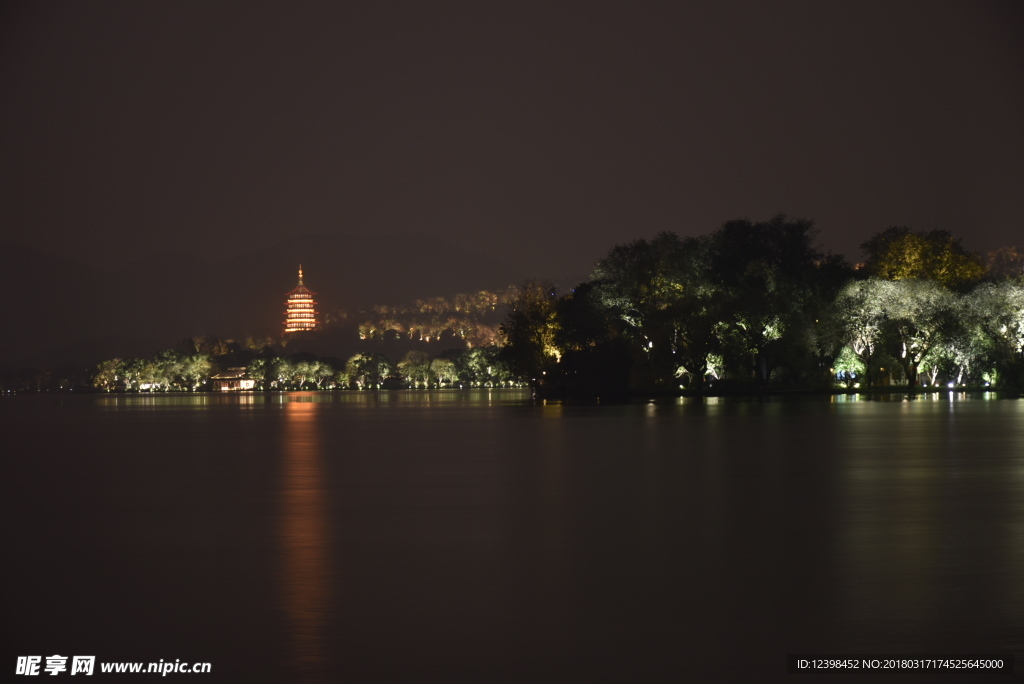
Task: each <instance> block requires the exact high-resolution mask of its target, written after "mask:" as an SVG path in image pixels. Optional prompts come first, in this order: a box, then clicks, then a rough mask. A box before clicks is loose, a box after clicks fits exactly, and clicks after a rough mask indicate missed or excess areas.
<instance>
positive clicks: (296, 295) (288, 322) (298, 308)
mask: <svg viewBox="0 0 1024 684" xmlns="http://www.w3.org/2000/svg"><path fill="white" fill-rule="evenodd" d="M315 294H316V293H315V292H310V290H309V289H308V288H307V287H306V286H305V285H304V284H303V283H302V264H299V284H298V285H297V286H296V287H295V289H294V290H292V291H291V292H289V293H288V301H286V302H285V307H286V309H285V312H284V316H285V320H284V331H285V332H286V333H292V332H303V331H306V330H316V329H317V327H318V326H317V321H316V309H315V308H314V307H315V306H316V302H315V301H314V300H313V295H315Z"/></svg>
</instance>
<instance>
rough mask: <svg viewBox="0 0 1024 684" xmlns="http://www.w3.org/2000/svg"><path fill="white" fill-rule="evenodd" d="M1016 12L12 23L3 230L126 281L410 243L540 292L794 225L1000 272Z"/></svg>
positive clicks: (1020, 46) (484, 12) (4, 104)
mask: <svg viewBox="0 0 1024 684" xmlns="http://www.w3.org/2000/svg"><path fill="white" fill-rule="evenodd" d="M1022 7H1024V6H1022V5H1021V4H1020V3H1019V2H1014V1H1006V2H996V1H992V0H988V1H984V0H972V1H970V2H968V1H966V0H965V1H962V2H951V1H944V0H936V1H932V2H893V1H892V0H885V1H882V2H866V1H862V2H857V3H822V2H820V1H819V0H807V1H799V2H782V3H768V2H760V1H757V2H755V1H748V2H743V1H726V2H714V3H711V2H707V3H681V2H676V3H667V2H657V3H638V2H629V3H626V2H618V3H598V2H576V3H561V2H541V3H528V2H519V1H517V2H501V3H492V2H466V3H444V2H415V3H413V2H410V3H388V2H366V3H353V2H319V3H252V2H218V3H208V2H182V1H180V0H175V1H174V2H162V3H148V2H147V3H139V2H115V3H111V2H78V3H74V2H62V3H54V2H39V1H33V2H22V3H18V2H14V3H11V2H8V3H4V6H3V8H2V10H0V11H2V13H3V14H2V16H0V50H2V52H0V193H2V200H0V226H2V231H3V233H4V238H3V239H4V240H7V241H14V242H17V243H20V244H22V245H24V246H27V247H31V248H34V249H39V250H43V251H47V252H50V253H53V254H57V255H60V256H64V257H73V258H75V259H79V260H82V261H89V262H91V263H93V264H110V265H113V264H116V263H117V262H118V261H120V260H130V259H137V258H139V257H142V256H145V255H146V254H147V253H151V252H159V251H163V250H186V251H190V252H193V253H194V254H195V255H196V256H197V257H199V258H204V257H205V256H207V255H210V254H218V253H224V251H225V250H235V251H237V250H245V249H251V248H264V247H267V246H270V245H273V244H274V243H276V242H278V241H280V240H282V239H284V238H287V237H294V236H301V235H307V234H320V233H335V234H351V235H366V234H375V235H382V234H384V235H394V236H395V239H396V240H401V239H402V236H403V235H410V234H419V235H426V236H430V237H432V238H436V239H437V240H439V241H443V242H446V243H450V244H452V245H457V246H459V247H460V248H462V249H465V250H470V251H473V252H478V253H483V254H486V255H489V256H490V257H494V258H496V259H498V260H500V261H502V262H504V263H505V264H507V265H510V266H512V267H513V268H514V269H515V270H516V271H517V272H521V273H522V275H523V276H524V277H525V276H550V275H556V274H564V273H573V274H575V273H582V274H586V273H587V272H589V270H590V267H591V265H592V264H593V262H594V260H595V259H597V258H599V257H601V256H602V255H603V254H605V253H606V252H607V251H608V249H609V248H610V247H611V246H612V245H614V244H616V243H621V242H625V241H629V240H633V239H637V238H641V237H652V236H653V235H655V234H656V233H658V232H659V231H663V230H672V231H675V232H678V233H680V234H691V235H696V234H703V233H708V232H710V231H712V230H714V229H715V228H717V227H718V226H719V225H721V224H722V223H723V222H724V221H726V220H728V219H732V218H738V217H748V218H752V219H765V218H768V217H769V216H771V215H773V214H775V213H778V212H785V213H787V214H789V215H791V216H797V217H806V218H811V219H814V221H815V223H816V225H817V227H818V228H819V229H820V230H821V240H822V243H823V244H824V246H825V247H826V248H828V249H831V250H833V251H838V252H842V253H845V254H846V255H847V256H848V257H850V258H851V259H852V260H854V261H856V260H857V259H858V258H859V250H858V246H859V244H860V243H861V242H863V241H864V240H865V239H866V238H867V237H869V236H870V235H871V234H872V233H874V232H877V231H879V230H881V229H883V228H885V227H887V226H890V225H906V226H909V227H910V228H912V229H915V230H930V229H936V228H938V229H946V230H949V231H951V232H953V233H954V234H957V235H961V236H963V237H964V238H965V243H966V244H967V246H968V247H970V248H972V249H977V250H984V249H991V248H995V247H998V246H1001V245H1006V244H1011V243H1019V242H1022V241H1024V223H1022V216H1024V39H1022V38H1021V37H1022V36H1024V10H1022ZM286 268H287V269H288V271H289V272H291V270H292V269H293V268H294V265H291V264H289V265H287V266H286ZM394 277H400V276H398V275H395V276H394ZM286 285H288V286H290V285H291V284H290V283H286ZM425 294H429V293H425Z"/></svg>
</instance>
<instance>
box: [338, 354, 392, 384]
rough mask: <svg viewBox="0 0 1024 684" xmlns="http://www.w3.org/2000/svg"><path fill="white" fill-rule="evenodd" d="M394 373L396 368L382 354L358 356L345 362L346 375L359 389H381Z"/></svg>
mask: <svg viewBox="0 0 1024 684" xmlns="http://www.w3.org/2000/svg"><path fill="white" fill-rule="evenodd" d="M393 372H394V366H392V365H391V362H390V361H388V360H387V358H385V357H384V355H382V354H376V353H365V354H356V355H355V356H352V357H351V358H349V360H348V361H346V362H345V375H346V376H347V378H348V379H349V381H350V382H353V383H355V384H356V385H357V386H358V387H359V389H367V388H369V389H379V388H380V386H381V384H383V382H384V380H385V379H387V378H388V377H389V376H390V375H391V374H392V373H393Z"/></svg>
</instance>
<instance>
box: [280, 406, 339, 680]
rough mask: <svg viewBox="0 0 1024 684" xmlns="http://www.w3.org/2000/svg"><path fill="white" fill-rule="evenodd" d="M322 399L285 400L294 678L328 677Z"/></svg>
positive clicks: (285, 515)
mask: <svg viewBox="0 0 1024 684" xmlns="http://www.w3.org/2000/svg"><path fill="white" fill-rule="evenodd" d="M317 408H318V406H317V404H315V403H310V402H292V401H290V402H288V403H286V404H285V405H284V410H285V429H284V439H285V445H284V450H283V451H284V464H283V465H284V468H283V477H282V481H283V487H282V492H281V556H282V561H283V562H282V565H283V576H282V600H283V604H284V612H285V615H286V616H287V625H288V636H289V641H290V644H289V646H290V650H291V654H292V655H291V657H292V659H293V663H294V666H295V667H294V670H293V671H294V672H295V673H296V674H297V675H298V676H297V678H296V679H295V681H306V682H316V681H327V675H326V665H327V649H326V645H325V643H324V642H325V631H326V629H327V621H328V618H329V610H330V608H329V606H330V598H331V597H330V589H329V587H330V560H329V558H328V550H329V542H328V540H329V533H328V529H327V508H326V506H327V504H326V494H325V491H324V486H325V485H324V469H323V459H324V453H323V443H322V438H321V434H320V430H319V427H318V424H317Z"/></svg>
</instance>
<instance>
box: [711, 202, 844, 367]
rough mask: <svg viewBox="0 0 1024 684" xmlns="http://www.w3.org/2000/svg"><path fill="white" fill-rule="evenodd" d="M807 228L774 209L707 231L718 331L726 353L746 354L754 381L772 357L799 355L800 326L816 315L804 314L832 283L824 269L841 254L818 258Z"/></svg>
mask: <svg viewBox="0 0 1024 684" xmlns="http://www.w3.org/2000/svg"><path fill="white" fill-rule="evenodd" d="M815 235H816V231H815V230H814V229H813V224H812V223H811V222H810V221H807V220H803V219H788V218H787V217H785V216H783V215H781V214H780V215H778V216H775V217H774V218H772V219H771V220H769V221H765V222H760V223H752V222H750V221H748V220H745V219H743V220H736V221H729V222H727V223H725V224H724V225H723V226H722V227H721V228H720V229H719V230H717V231H716V232H715V233H714V234H712V235H711V236H710V240H711V246H710V258H709V274H708V275H709V277H710V278H711V280H712V282H713V283H715V285H716V286H717V287H718V288H719V290H720V305H719V306H720V308H719V311H720V315H719V321H720V322H721V324H722V327H721V328H720V329H719V332H718V335H719V337H720V338H721V340H722V342H723V343H724V348H725V350H726V351H730V350H731V351H732V356H733V358H736V357H737V356H739V355H744V356H745V355H749V358H750V359H751V364H750V365H751V366H752V371H753V377H755V378H756V379H757V380H758V381H759V382H760V383H761V384H762V385H764V384H765V383H767V381H768V379H769V378H770V377H771V374H772V371H773V370H774V369H775V367H776V365H777V364H778V363H779V361H780V359H782V358H784V357H785V356H787V355H789V356H791V357H794V358H796V357H797V356H799V353H798V352H797V351H796V350H795V348H796V347H801V346H803V347H806V346H807V344H808V333H807V327H808V326H809V325H811V323H812V322H813V319H814V318H817V317H818V316H810V315H808V314H810V313H812V312H813V310H814V309H816V308H821V307H824V306H825V303H826V302H827V301H830V300H831V296H832V293H831V292H830V291H829V290H833V289H834V288H835V284H834V283H832V282H830V279H829V278H828V277H826V276H831V275H832V272H833V271H834V270H836V269H835V268H833V267H834V266H836V265H837V264H838V263H839V262H841V259H840V260H838V261H837V260H835V259H833V260H829V259H825V258H824V257H823V255H822V254H821V253H820V252H818V250H817V249H816V248H815V247H814V238H815ZM819 264H825V265H826V266H828V267H829V268H821V267H820V266H819ZM806 352H807V350H806V349H804V350H803V351H802V352H800V353H806Z"/></svg>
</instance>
